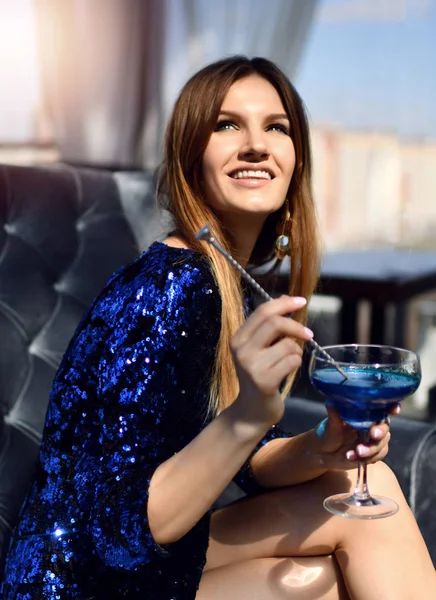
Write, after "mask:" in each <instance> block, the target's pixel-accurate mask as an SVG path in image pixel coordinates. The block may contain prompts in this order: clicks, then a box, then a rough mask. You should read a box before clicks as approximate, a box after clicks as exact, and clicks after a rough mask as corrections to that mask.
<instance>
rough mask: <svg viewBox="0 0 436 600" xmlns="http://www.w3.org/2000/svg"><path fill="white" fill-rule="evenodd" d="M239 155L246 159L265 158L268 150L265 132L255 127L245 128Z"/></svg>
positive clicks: (256, 159)
mask: <svg viewBox="0 0 436 600" xmlns="http://www.w3.org/2000/svg"><path fill="white" fill-rule="evenodd" d="M239 156H240V158H242V159H244V160H247V161H258V160H266V159H267V158H268V156H269V150H268V146H267V142H266V139H265V132H264V131H263V130H259V129H257V128H247V130H246V132H245V136H244V140H243V143H242V145H241V148H240V151H239Z"/></svg>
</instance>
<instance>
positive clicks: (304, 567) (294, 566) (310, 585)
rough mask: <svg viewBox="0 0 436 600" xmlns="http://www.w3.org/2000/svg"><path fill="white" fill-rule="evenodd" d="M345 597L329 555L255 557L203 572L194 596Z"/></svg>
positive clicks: (205, 599) (253, 599)
mask: <svg viewBox="0 0 436 600" xmlns="http://www.w3.org/2000/svg"><path fill="white" fill-rule="evenodd" d="M223 599H225V600H349V596H348V594H347V591H346V589H345V585H344V582H343V579H342V575H341V571H340V569H339V566H338V564H337V562H336V559H335V558H334V557H333V556H317V557H315V558H306V557H302V558H255V559H253V560H247V561H243V562H238V563H235V564H233V565H227V566H225V567H218V568H216V569H211V570H208V571H206V572H205V573H204V574H203V577H202V580H201V584H200V589H199V591H198V594H197V596H196V600H223Z"/></svg>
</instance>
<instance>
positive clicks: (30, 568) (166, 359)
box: [2, 242, 282, 600]
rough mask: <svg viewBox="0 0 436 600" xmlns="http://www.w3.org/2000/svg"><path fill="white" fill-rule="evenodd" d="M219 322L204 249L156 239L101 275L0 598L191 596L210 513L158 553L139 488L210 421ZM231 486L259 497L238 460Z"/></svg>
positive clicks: (67, 362)
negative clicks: (99, 289)
mask: <svg viewBox="0 0 436 600" xmlns="http://www.w3.org/2000/svg"><path fill="white" fill-rule="evenodd" d="M220 321H221V301H220V296H219V292H218V288H217V286H216V283H215V281H214V279H213V276H212V273H211V271H210V268H209V265H208V262H207V259H206V258H205V257H204V256H203V255H202V254H200V253H197V252H193V251H190V250H184V249H176V248H170V247H168V246H166V245H164V244H162V243H159V242H156V243H154V244H152V246H150V248H149V249H148V250H147V251H146V252H144V253H143V254H142V255H141V256H140V257H139V258H138V259H137V260H136V261H134V262H133V263H131V264H130V265H127V266H126V267H123V268H122V269H121V270H120V271H118V272H117V273H116V274H115V275H114V276H113V277H112V278H111V279H110V280H109V282H108V284H107V285H106V287H105V288H104V290H103V291H102V293H101V294H100V295H99V296H98V298H97V299H96V300H95V301H94V302H93V304H92V305H91V306H90V308H89V309H88V311H87V313H86V315H85V316H84V318H83V319H82V321H81V323H80V325H79V327H78V328H77V331H76V333H75V335H74V337H73V339H72V341H71V342H70V345H69V347H68V349H67V351H66V353H65V355H64V358H63V360H62V363H61V365H60V367H59V370H58V372H57V374H56V377H55V379H54V383H53V387H52V391H51V395H50V402H49V407H48V411H47V416H46V423H45V428H44V434H43V440H42V444H41V450H40V458H39V462H38V466H37V470H36V474H35V478H34V482H33V485H32V487H31V489H30V491H29V494H28V496H27V499H26V501H25V502H24V505H23V508H22V510H21V516H20V521H19V524H18V526H17V528H16V530H15V532H14V534H13V537H12V541H11V546H10V549H9V554H8V559H7V564H6V572H5V577H4V581H3V586H2V598H3V600H18V599H19V600H42V599H44V600H91V599H93V600H100V599H101V600H103V599H104V600H111V599H118V598H126V599H129V600H136V599H137V600H139V599H140V600H191V599H193V598H195V595H196V590H197V588H198V584H199V581H200V578H201V573H202V569H203V567H204V563H205V555H206V550H207V545H208V537H209V519H210V511H209V512H208V513H207V514H206V515H204V517H203V518H202V519H201V520H200V521H199V522H198V523H197V524H196V525H195V526H194V527H193V528H192V529H191V531H190V532H189V533H188V534H187V535H185V536H184V537H183V538H182V539H181V540H180V541H178V542H175V543H173V544H170V545H168V546H166V547H162V546H159V545H158V544H157V543H156V542H155V541H154V539H153V537H152V535H151V533H150V530H149V528H148V523H147V493H148V487H149V482H150V478H151V476H152V474H153V472H154V471H155V469H156V467H157V466H158V465H159V464H161V463H162V462H164V461H165V460H167V459H168V458H170V457H171V456H172V455H174V454H175V453H176V452H178V451H179V450H181V449H182V448H183V447H184V446H186V445H187V444H188V443H189V442H190V441H191V440H192V439H193V438H194V437H195V436H197V435H198V433H199V432H200V431H201V430H202V429H203V428H204V427H205V426H206V425H207V424H208V422H209V421H210V416H208V413H207V404H208V396H209V387H210V381H211V375H212V367H213V361H214V352H215V347H216V344H217V341H218V337H219V332H220ZM277 435H282V433H281V432H280V431H279V430H278V429H275V428H273V430H271V431H270V433H269V434H268V435H267V436H266V438H265V439H264V440H263V441H262V442H263V443H265V441H267V440H268V439H270V438H272V437H275V436H277ZM262 442H261V443H262ZM235 481H236V482H237V483H238V484H239V485H240V486H241V487H242V488H243V489H244V490H245V491H246V492H247V493H248V494H252V493H256V491H257V486H256V482H255V481H254V480H253V478H252V476H251V474H250V469H249V464H248V463H247V464H246V465H244V466H243V467H242V469H241V470H240V472H239V473H238V475H237V477H236V478H235Z"/></svg>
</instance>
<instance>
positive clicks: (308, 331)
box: [304, 327, 313, 338]
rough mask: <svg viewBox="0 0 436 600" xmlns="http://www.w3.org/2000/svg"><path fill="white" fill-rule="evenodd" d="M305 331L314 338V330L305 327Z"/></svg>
mask: <svg viewBox="0 0 436 600" xmlns="http://www.w3.org/2000/svg"><path fill="white" fill-rule="evenodd" d="M304 333H305V334H306V335H308V336H309V337H310V338H313V331H312V330H311V329H309V327H305V328H304Z"/></svg>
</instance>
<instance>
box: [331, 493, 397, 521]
mask: <svg viewBox="0 0 436 600" xmlns="http://www.w3.org/2000/svg"><path fill="white" fill-rule="evenodd" d="M324 508H325V509H326V510H328V511H329V512H331V513H332V514H334V515H338V516H339V517H347V518H348V519H383V518H384V517H390V516H391V515H394V514H395V513H396V512H397V511H398V504H397V503H396V502H394V501H393V500H391V499H390V498H384V497H383V496H370V497H369V498H367V499H364V500H362V499H359V498H358V497H355V496H353V495H352V494H351V495H350V494H335V495H334V496H330V497H329V498H326V499H325V500H324Z"/></svg>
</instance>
